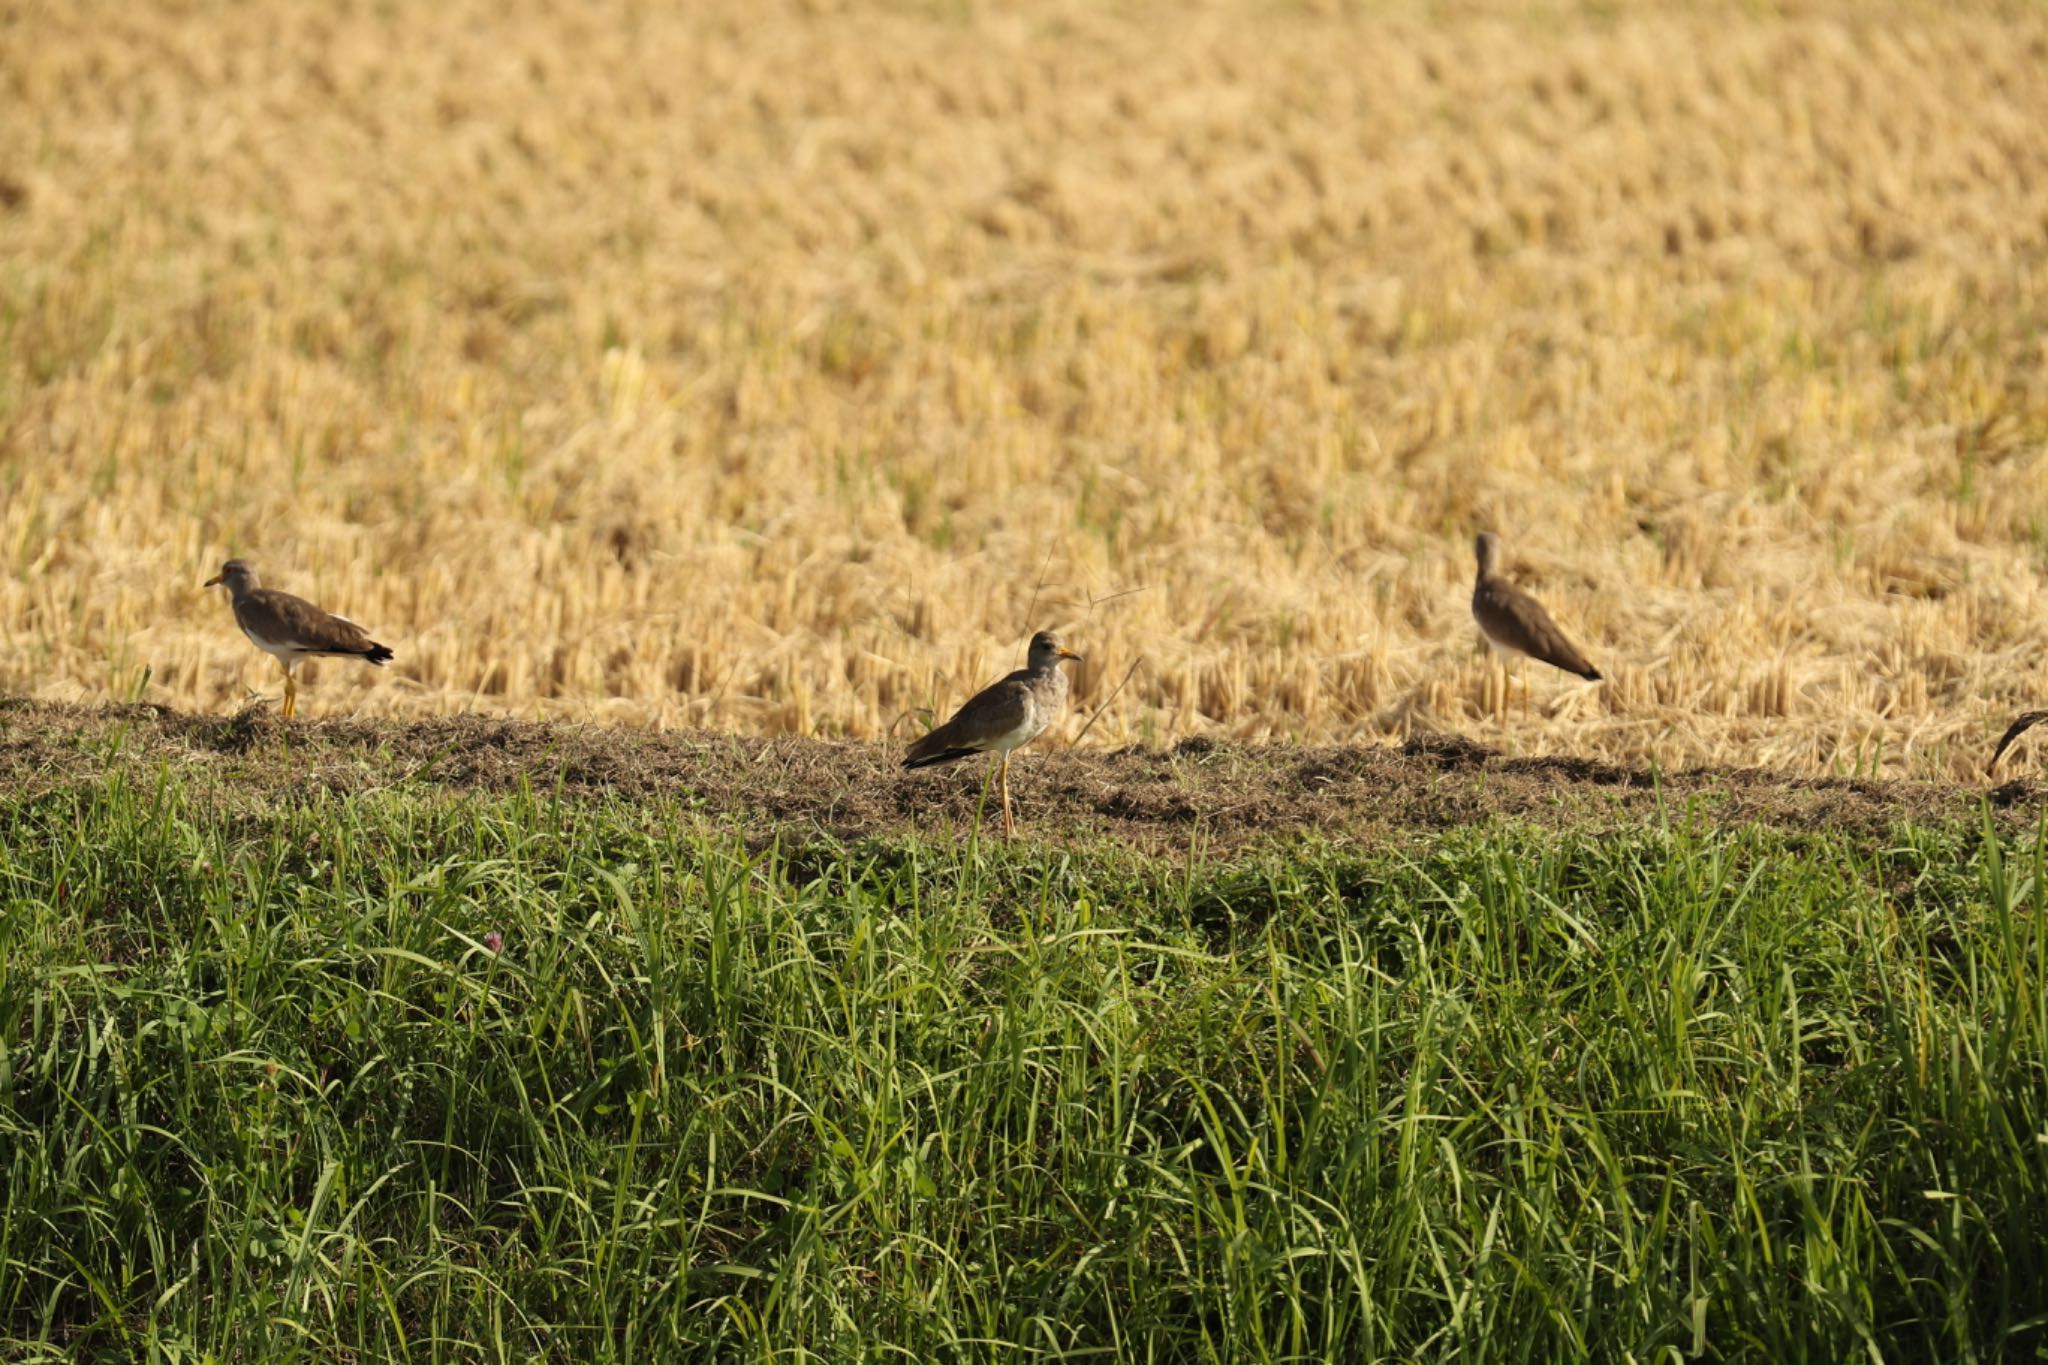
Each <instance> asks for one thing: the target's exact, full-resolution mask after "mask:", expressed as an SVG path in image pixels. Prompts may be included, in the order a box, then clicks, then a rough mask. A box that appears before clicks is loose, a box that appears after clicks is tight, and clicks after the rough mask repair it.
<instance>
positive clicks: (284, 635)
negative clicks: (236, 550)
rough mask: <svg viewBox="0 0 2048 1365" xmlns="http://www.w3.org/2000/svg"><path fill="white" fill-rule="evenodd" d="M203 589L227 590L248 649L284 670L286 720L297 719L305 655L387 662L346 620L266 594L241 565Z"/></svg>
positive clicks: (224, 568)
mask: <svg viewBox="0 0 2048 1365" xmlns="http://www.w3.org/2000/svg"><path fill="white" fill-rule="evenodd" d="M204 586H206V587H209V588H211V587H215V586H220V587H225V588H226V589H227V590H228V598H229V602H230V605H232V606H233V608H234V611H235V624H236V625H238V626H240V627H241V628H242V634H244V635H246V636H248V637H249V643H250V644H252V645H254V646H256V648H258V649H260V650H262V651H263V652H264V653H265V654H268V655H270V656H271V657H272V658H274V659H276V660H277V662H278V664H279V666H281V667H282V668H283V669H284V711H283V714H284V715H285V716H286V718H290V717H291V716H294V715H296V714H297V713H298V709H299V685H298V683H297V681H296V680H294V679H293V677H292V669H293V667H294V666H296V665H297V663H298V661H299V660H300V659H303V658H305V657H306V656H308V655H315V654H326V655H340V656H343V657H346V658H352V659H362V660H365V661H367V662H369V663H372V664H375V665H376V666H377V667H379V668H382V667H383V666H384V665H385V664H387V663H389V662H390V661H391V651H390V650H389V649H387V648H386V647H385V646H383V645H380V644H378V643H377V642H376V641H375V640H372V639H371V638H370V633H369V632H368V631H366V630H364V629H363V628H362V627H361V626H359V625H357V624H356V623H355V622H353V621H351V620H349V619H348V618H347V617H346V616H336V615H335V614H334V613H333V612H331V611H322V610H321V609H320V608H318V607H316V606H314V605H313V604H312V603H311V602H308V601H307V600H306V599H305V598H303V597H294V596H292V595H291V594H290V593H288V592H279V591H278V590H277V589H275V588H266V587H264V586H263V585H262V584H261V583H259V582H258V581H257V580H256V571H255V570H254V569H252V568H250V567H249V566H248V565H247V564H244V563H243V562H242V561H241V560H239V559H230V560H229V561H228V562H227V563H225V564H223V565H221V566H220V572H219V573H217V574H215V575H214V576H213V577H211V578H209V579H207V580H206V583H205V585H204Z"/></svg>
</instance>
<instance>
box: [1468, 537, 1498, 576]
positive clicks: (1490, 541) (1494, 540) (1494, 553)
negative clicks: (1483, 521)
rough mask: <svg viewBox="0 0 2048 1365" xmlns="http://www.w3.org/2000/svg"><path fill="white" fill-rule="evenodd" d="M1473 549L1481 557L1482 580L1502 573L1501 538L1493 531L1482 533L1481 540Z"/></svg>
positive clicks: (1474, 544) (1480, 573)
mask: <svg viewBox="0 0 2048 1365" xmlns="http://www.w3.org/2000/svg"><path fill="white" fill-rule="evenodd" d="M1472 548H1473V549H1474V551H1476V552H1477V553H1478V555H1479V576H1480V577H1481V578H1491V577H1493V576H1494V575H1495V574H1496V573H1498V572H1500V537H1499V536H1497V535H1495V534H1494V533H1493V532H1491V531H1481V532H1480V533H1479V539H1478V540H1477V541H1476V542H1474V543H1473V547H1472Z"/></svg>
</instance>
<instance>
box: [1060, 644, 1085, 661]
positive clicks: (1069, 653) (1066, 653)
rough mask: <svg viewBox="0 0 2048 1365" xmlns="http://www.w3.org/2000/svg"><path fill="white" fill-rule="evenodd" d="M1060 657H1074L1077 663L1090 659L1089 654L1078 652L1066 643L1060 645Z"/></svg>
mask: <svg viewBox="0 0 2048 1365" xmlns="http://www.w3.org/2000/svg"><path fill="white" fill-rule="evenodd" d="M1060 657H1061V658H1062V659H1072V660H1073V661H1074V662H1075V663H1077V664H1079V663H1086V662H1087V661H1088V656H1087V655H1085V654H1076V653H1075V652H1074V651H1073V650H1071V649H1068V648H1067V647H1066V646H1065V645H1061V646H1060Z"/></svg>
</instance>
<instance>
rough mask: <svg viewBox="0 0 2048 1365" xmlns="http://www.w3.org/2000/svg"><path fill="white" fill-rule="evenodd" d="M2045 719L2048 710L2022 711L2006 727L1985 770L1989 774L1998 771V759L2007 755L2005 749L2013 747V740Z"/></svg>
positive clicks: (2047, 716) (2047, 718)
mask: <svg viewBox="0 0 2048 1365" xmlns="http://www.w3.org/2000/svg"><path fill="white" fill-rule="evenodd" d="M2044 720H2048V711H2022V712H2021V713H2020V714H2019V716H2018V717H2017V718H2015V719H2014V721H2013V723H2012V724H2010V725H2008V726H2006V727H2005V734H2004V735H2003V736H2002V737H2001V738H2000V739H1999V741H1998V747H1997V748H1996V749H1993V750H1992V751H1991V762H1990V764H1989V766H1987V767H1986V768H1985V769H1984V771H1985V772H1986V773H1987V774H1988V773H1995V772H1997V771H1998V760H1999V759H2001V758H2004V757H2005V751H2006V750H2007V749H2010V748H2011V747H2012V744H2013V741H2014V740H2016V739H2018V738H2019V737H2020V736H2021V735H2023V734H2025V733H2026V732H2027V731H2029V730H2031V729H2033V728H2034V727H2035V726H2036V725H2039V724H2040V723H2041V722H2042V721H2044Z"/></svg>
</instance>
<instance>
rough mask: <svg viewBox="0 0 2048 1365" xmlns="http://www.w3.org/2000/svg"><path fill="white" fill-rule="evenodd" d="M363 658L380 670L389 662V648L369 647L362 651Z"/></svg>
mask: <svg viewBox="0 0 2048 1365" xmlns="http://www.w3.org/2000/svg"><path fill="white" fill-rule="evenodd" d="M363 657H364V658H365V659H368V660H369V661H370V662H371V663H373V664H375V665H377V667H379V668H382V667H383V666H384V665H386V664H388V663H390V662H391V646H390V645H371V646H370V647H369V648H368V649H367V650H365V651H363Z"/></svg>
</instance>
